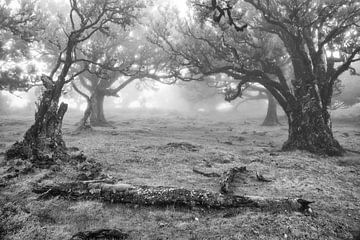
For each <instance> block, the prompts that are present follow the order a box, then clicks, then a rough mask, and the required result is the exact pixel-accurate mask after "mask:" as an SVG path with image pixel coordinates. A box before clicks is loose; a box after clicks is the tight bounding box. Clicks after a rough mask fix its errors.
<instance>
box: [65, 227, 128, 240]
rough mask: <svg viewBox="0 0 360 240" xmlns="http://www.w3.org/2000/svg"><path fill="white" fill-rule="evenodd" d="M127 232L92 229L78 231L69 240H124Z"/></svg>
mask: <svg viewBox="0 0 360 240" xmlns="http://www.w3.org/2000/svg"><path fill="white" fill-rule="evenodd" d="M128 237H129V234H127V233H123V232H122V231H120V230H117V229H98V230H93V231H84V232H78V233H76V234H75V235H74V236H72V237H71V238H70V240H93V239H109V240H110V239H111V240H125V239H127V238H128Z"/></svg>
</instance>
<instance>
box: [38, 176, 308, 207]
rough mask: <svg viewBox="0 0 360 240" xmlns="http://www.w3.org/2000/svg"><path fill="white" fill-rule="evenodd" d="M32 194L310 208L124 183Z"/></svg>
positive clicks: (141, 202) (152, 202)
mask: <svg viewBox="0 0 360 240" xmlns="http://www.w3.org/2000/svg"><path fill="white" fill-rule="evenodd" d="M33 191H34V192H35V193H37V194H41V195H40V197H39V199H47V198H50V197H55V196H61V197H63V198H65V199H69V200H98V201H102V202H109V203H130V204H136V205H145V206H158V207H166V206H178V207H190V208H192V207H201V208H208V209H224V208H239V207H249V208H260V209H262V210H269V211H273V210H276V211H282V210H286V211H304V210H306V209H308V208H309V207H308V205H304V204H305V203H307V201H304V200H302V199H296V198H294V199H288V198H263V197H255V196H238V195H225V194H221V193H217V192H211V191H208V190H203V189H192V190H189V189H184V188H173V187H163V186H159V187H151V186H134V185H129V184H123V183H117V184H106V183H84V182H71V183H63V184H58V185H47V186H36V187H35V188H34V189H33Z"/></svg>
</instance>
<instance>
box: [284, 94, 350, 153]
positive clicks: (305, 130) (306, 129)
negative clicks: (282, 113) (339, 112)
mask: <svg viewBox="0 0 360 240" xmlns="http://www.w3.org/2000/svg"><path fill="white" fill-rule="evenodd" d="M309 98H310V97H309V95H307V96H304V98H303V100H304V101H303V102H302V103H301V104H300V105H299V106H298V107H297V108H296V107H293V109H292V110H291V111H288V112H287V115H288V122H289V138H288V140H287V141H286V142H285V144H284V145H283V150H294V149H300V150H307V151H309V152H312V153H316V154H325V155H329V156H341V155H342V154H343V153H344V149H343V148H342V147H341V146H340V144H339V142H338V141H337V140H336V139H335V138H334V136H333V134H332V129H331V128H330V125H329V124H328V121H330V117H329V118H327V119H324V112H323V111H324V110H323V109H322V108H321V107H320V104H319V102H317V100H316V99H315V98H312V99H309ZM328 114H329V113H328ZM329 116H330V115H329Z"/></svg>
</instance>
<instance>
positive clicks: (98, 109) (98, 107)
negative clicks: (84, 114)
mask: <svg viewBox="0 0 360 240" xmlns="http://www.w3.org/2000/svg"><path fill="white" fill-rule="evenodd" d="M104 98H105V94H104V93H103V92H101V91H99V90H95V91H94V93H93V94H92V95H91V97H90V101H91V114H90V124H91V126H109V124H108V122H107V121H106V119H105V115H104Z"/></svg>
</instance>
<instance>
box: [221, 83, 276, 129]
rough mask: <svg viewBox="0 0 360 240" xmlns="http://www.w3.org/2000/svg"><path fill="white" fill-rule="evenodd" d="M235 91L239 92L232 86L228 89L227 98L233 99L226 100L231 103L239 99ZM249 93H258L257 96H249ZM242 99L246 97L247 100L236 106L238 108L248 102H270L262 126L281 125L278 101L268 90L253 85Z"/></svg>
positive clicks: (226, 90)
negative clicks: (263, 100)
mask: <svg viewBox="0 0 360 240" xmlns="http://www.w3.org/2000/svg"><path fill="white" fill-rule="evenodd" d="M234 91H235V92H237V91H236V88H235V89H233V88H231V86H229V87H228V88H226V89H225V96H230V95H232V97H231V99H229V98H228V97H226V99H225V100H227V101H229V102H230V101H233V100H234V99H236V98H238V96H237V94H232V93H233V92H234ZM249 91H250V92H257V94H256V95H251V94H247V92H249ZM242 97H245V99H244V100H243V101H240V102H239V103H238V104H237V105H236V107H238V106H239V105H240V104H243V103H244V102H246V101H254V100H261V99H266V100H267V102H268V107H267V111H266V116H265V119H264V121H263V123H262V124H261V125H262V126H276V125H279V124H280V122H279V119H278V115H277V102H276V99H275V98H274V97H273V96H272V95H271V93H270V92H269V91H268V90H266V89H265V88H262V87H258V86H254V85H251V86H249V87H248V88H247V89H246V92H244V93H242Z"/></svg>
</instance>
